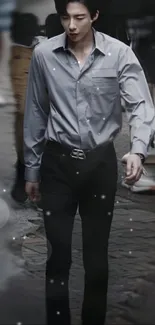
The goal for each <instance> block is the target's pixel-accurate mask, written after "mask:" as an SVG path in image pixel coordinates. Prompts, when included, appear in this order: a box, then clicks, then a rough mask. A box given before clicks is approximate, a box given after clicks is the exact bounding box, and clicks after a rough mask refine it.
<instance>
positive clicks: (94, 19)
mask: <svg viewBox="0 0 155 325" xmlns="http://www.w3.org/2000/svg"><path fill="white" fill-rule="evenodd" d="M98 17H99V10H97V11H96V15H95V16H94V17H93V19H92V20H91V22H92V23H94V21H96V20H97V19H98Z"/></svg>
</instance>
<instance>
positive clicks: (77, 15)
mask: <svg viewBox="0 0 155 325" xmlns="http://www.w3.org/2000/svg"><path fill="white" fill-rule="evenodd" d="M85 15H86V14H76V15H74V17H85ZM63 16H69V14H68V13H64V14H63Z"/></svg>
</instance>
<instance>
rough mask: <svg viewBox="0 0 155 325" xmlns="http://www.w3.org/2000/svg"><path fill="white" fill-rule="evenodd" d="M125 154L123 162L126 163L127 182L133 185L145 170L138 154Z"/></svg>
mask: <svg viewBox="0 0 155 325" xmlns="http://www.w3.org/2000/svg"><path fill="white" fill-rule="evenodd" d="M125 156H126V157H125ZM125 156H124V157H123V159H122V162H123V163H125V164H126V177H125V183H126V184H128V185H133V184H134V183H136V182H137V181H138V180H139V179H140V178H141V175H142V174H143V170H144V169H143V165H142V162H141V159H140V157H139V156H138V155H136V154H129V155H125Z"/></svg>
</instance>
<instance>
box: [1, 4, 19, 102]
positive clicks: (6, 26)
mask: <svg viewBox="0 0 155 325" xmlns="http://www.w3.org/2000/svg"><path fill="white" fill-rule="evenodd" d="M15 4H16V1H15V0H0V77H1V78H2V74H3V69H2V58H3V50H4V46H5V37H4V36H5V33H8V32H9V31H10V28H11V24H12V12H13V10H14V9H15ZM1 82H2V81H1ZM5 104H7V99H6V98H5V97H4V96H3V94H2V90H1V86H0V106H4V105H5Z"/></svg>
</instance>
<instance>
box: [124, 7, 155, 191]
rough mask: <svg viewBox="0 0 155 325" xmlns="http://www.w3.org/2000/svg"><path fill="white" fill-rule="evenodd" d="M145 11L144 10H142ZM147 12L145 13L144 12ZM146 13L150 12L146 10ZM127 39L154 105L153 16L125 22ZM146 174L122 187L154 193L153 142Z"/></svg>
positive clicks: (136, 17)
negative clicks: (129, 184) (133, 182)
mask: <svg viewBox="0 0 155 325" xmlns="http://www.w3.org/2000/svg"><path fill="white" fill-rule="evenodd" d="M143 11H146V10H143ZM146 12H147V11H146ZM148 13H150V11H149V10H148ZM127 31H128V38H129V40H130V46H131V48H132V50H133V51H134V52H135V54H136V56H137V58H138V60H139V62H140V63H141V66H142V68H143V70H144V72H145V76H146V79H147V82H148V85H149V89H150V93H151V96H152V100H153V103H154V105H155V15H154V16H153V15H150V14H149V15H144V14H142V13H141V15H140V14H139V16H138V15H135V16H133V17H132V18H130V19H128V20H127ZM145 169H146V173H145V174H143V175H142V176H141V178H140V179H139V181H138V182H136V183H135V184H134V185H133V186H128V185H127V184H125V183H124V181H123V182H122V185H123V186H125V187H127V188H130V190H131V191H132V192H137V193H140V192H147V193H148V191H151V192H152V191H155V140H154V139H153V141H152V143H151V144H150V146H149V149H148V158H147V159H146V161H145Z"/></svg>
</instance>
